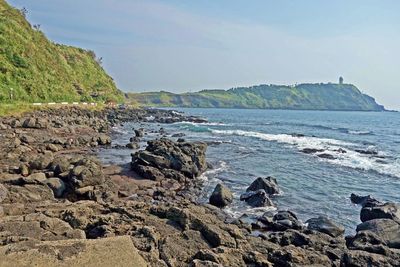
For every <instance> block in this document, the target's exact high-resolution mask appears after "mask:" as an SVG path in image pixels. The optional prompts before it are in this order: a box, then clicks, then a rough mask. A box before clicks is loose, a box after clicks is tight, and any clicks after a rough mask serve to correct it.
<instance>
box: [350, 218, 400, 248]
mask: <svg viewBox="0 0 400 267" xmlns="http://www.w3.org/2000/svg"><path fill="white" fill-rule="evenodd" d="M362 231H371V232H372V233H374V234H376V235H377V236H378V237H379V238H380V239H381V240H383V241H384V242H385V243H386V244H387V245H388V247H391V248H400V225H399V224H398V223H397V222H395V221H393V220H391V219H373V220H369V221H366V222H363V223H361V224H359V225H358V226H357V232H362Z"/></svg>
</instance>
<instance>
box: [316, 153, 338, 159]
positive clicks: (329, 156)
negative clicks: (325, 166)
mask: <svg viewBox="0 0 400 267" xmlns="http://www.w3.org/2000/svg"><path fill="white" fill-rule="evenodd" d="M317 156H318V157H319V158H323V159H332V160H333V159H336V158H335V157H334V156H333V155H331V154H327V153H322V154H318V155H317Z"/></svg>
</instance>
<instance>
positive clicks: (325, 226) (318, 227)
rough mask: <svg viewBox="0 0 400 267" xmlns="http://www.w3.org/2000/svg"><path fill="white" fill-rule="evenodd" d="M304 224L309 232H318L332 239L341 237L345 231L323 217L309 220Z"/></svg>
mask: <svg viewBox="0 0 400 267" xmlns="http://www.w3.org/2000/svg"><path fill="white" fill-rule="evenodd" d="M306 224H307V228H308V229H309V230H314V231H318V232H321V233H324V234H327V235H330V236H332V237H338V236H341V235H343V234H344V230H345V229H344V227H343V226H341V225H337V224H335V223H334V222H333V221H331V220H330V219H328V218H327V217H325V216H319V217H317V218H311V219H309V220H307V221H306Z"/></svg>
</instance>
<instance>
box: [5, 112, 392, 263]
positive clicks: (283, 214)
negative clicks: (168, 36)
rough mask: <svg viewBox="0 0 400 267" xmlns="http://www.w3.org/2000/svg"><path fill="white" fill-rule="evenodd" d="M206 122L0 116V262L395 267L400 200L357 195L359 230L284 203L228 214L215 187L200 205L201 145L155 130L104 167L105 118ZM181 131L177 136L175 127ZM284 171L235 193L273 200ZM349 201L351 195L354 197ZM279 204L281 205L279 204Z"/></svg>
mask: <svg viewBox="0 0 400 267" xmlns="http://www.w3.org/2000/svg"><path fill="white" fill-rule="evenodd" d="M132 121H133V122H154V123H173V122H179V121H194V122H202V121H203V120H202V119H201V118H196V117H188V116H185V115H183V114H180V113H177V112H174V111H166V110H152V109H149V110H139V109H104V110H101V111H96V110H88V109H79V108H64V109H50V110H45V111H37V112H35V113H32V114H25V115H24V116H23V117H18V118H17V117H7V118H0V155H1V157H0V266H32V265H33V266H97V267H98V266H110V265H113V266H400V206H399V205H398V204H395V203H382V202H380V201H378V200H376V199H373V198H372V197H368V196H365V197H363V196H357V195H352V196H351V201H353V202H354V203H355V204H359V205H360V209H361V212H360V219H361V221H362V223H361V224H360V225H359V226H358V227H357V229H356V231H357V233H356V234H355V235H354V236H347V237H345V236H344V228H343V227H341V226H339V225H337V224H336V223H335V222H333V221H331V220H330V219H328V218H325V217H318V218H312V219H310V220H308V221H307V222H301V221H299V220H298V219H297V216H296V214H294V213H293V212H291V211H278V212H277V213H275V214H269V213H266V214H264V215H263V216H261V217H260V218H258V219H257V220H256V221H252V222H249V221H248V220H246V218H245V217H241V218H236V219H235V218H231V217H230V216H228V215H227V214H226V213H224V211H223V210H222V209H221V207H224V206H227V205H229V204H230V203H231V202H232V194H231V193H230V191H229V188H226V187H225V186H224V185H222V184H220V185H218V186H217V187H216V189H215V190H214V192H210V196H211V197H210V203H211V204H212V205H211V204H199V202H198V199H197V195H198V192H199V190H201V188H202V187H201V181H200V180H199V179H198V177H199V176H200V175H201V174H202V173H203V172H204V171H205V170H206V169H207V168H211V166H209V164H208V163H207V161H206V150H207V144H205V143H203V142H200V141H199V142H186V141H185V140H184V139H183V136H179V139H178V140H177V141H173V140H171V139H168V136H167V137H166V134H165V133H164V132H163V131H162V129H160V131H159V136H158V138H156V139H154V140H151V141H149V142H148V144H147V147H146V148H145V149H144V150H140V149H138V148H139V146H138V142H139V141H140V140H141V139H142V138H143V136H144V135H146V129H133V130H132V138H131V140H130V143H129V144H127V145H126V146H125V147H121V149H122V148H123V149H131V150H132V161H131V162H126V165H124V166H103V165H102V163H101V162H100V161H99V160H98V159H97V158H96V151H97V149H98V147H103V148H108V147H113V144H112V127H113V126H116V125H119V124H123V123H126V122H132ZM177 137H178V136H177ZM278 184H279V179H275V178H273V177H267V178H259V179H257V180H256V181H254V182H253V183H252V184H250V185H249V188H248V190H247V192H243V195H242V197H241V198H243V201H246V203H247V204H248V205H251V206H265V205H273V203H272V201H271V199H270V197H271V196H273V195H274V194H276V193H278V192H279V186H278ZM349 201H350V198H349ZM278 208H279V207H278Z"/></svg>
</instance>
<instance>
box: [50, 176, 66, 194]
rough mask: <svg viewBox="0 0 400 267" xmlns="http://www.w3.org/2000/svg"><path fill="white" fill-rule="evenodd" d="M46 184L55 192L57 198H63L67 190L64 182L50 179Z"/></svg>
mask: <svg viewBox="0 0 400 267" xmlns="http://www.w3.org/2000/svg"><path fill="white" fill-rule="evenodd" d="M46 184H47V185H48V186H49V187H50V188H51V190H53V193H54V196H55V197H61V196H62V195H63V193H64V191H65V189H66V188H65V184H64V182H63V181H62V180H61V179H59V178H49V179H47V181H46Z"/></svg>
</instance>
